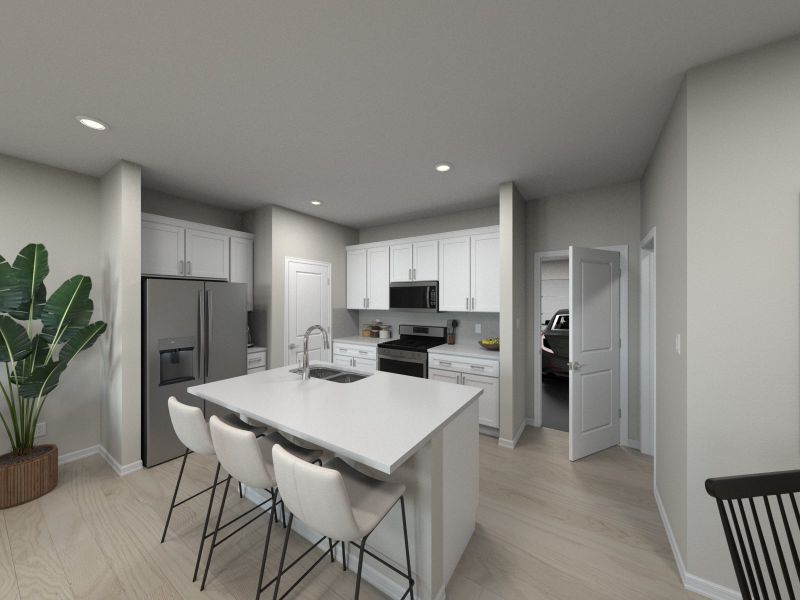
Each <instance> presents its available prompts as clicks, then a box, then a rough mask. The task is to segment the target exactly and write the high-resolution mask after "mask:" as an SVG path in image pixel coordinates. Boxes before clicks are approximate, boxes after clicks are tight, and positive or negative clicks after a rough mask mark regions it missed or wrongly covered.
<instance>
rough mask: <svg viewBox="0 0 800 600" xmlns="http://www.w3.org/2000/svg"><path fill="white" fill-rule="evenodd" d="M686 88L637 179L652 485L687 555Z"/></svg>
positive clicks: (676, 102) (676, 538)
mask: <svg viewBox="0 0 800 600" xmlns="http://www.w3.org/2000/svg"><path fill="white" fill-rule="evenodd" d="M686 117H687V114H686V88H685V86H684V87H683V88H682V89H681V91H680V93H679V94H678V96H677V98H676V99H675V103H674V105H673V107H672V112H671V114H670V117H669V120H668V121H667V123H666V125H665V127H664V129H663V131H662V132H661V137H660V139H659V141H658V144H657V145H656V148H655V151H654V153H653V155H652V157H651V159H650V163H649V165H648V167H647V170H646V172H645V175H644V178H643V180H642V219H641V223H642V225H641V237H642V238H644V237H645V236H646V235H647V233H648V232H649V231H650V230H651V229H652V228H653V227H655V228H656V279H657V284H656V357H657V359H656V360H657V363H656V371H657V374H658V376H657V378H656V386H657V388H656V397H657V401H656V445H657V449H656V458H655V462H656V464H655V468H656V482H655V486H656V490H657V491H658V494H659V496H660V497H661V501H662V504H663V506H664V511H665V513H666V515H667V518H668V519H669V522H670V526H671V528H672V531H673V533H674V535H675V540H676V542H677V544H678V547H679V548H680V551H681V554H682V555H683V557H684V558H685V557H686V357H687V352H683V353H682V354H680V355H679V354H677V353H676V352H675V350H674V339H675V334H676V333H680V334H681V335H682V336H684V339H685V335H686V159H687V155H686V125H687V120H686Z"/></svg>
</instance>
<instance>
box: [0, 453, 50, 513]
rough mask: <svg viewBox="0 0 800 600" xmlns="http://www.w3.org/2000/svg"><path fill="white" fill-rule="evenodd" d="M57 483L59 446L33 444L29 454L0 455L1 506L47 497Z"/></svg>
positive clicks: (15, 504)
mask: <svg viewBox="0 0 800 600" xmlns="http://www.w3.org/2000/svg"><path fill="white" fill-rule="evenodd" d="M57 483H58V448H57V447H56V446H53V445H52V444H46V445H43V446H34V447H33V448H32V449H31V451H30V452H29V453H28V454H24V455H22V456H17V455H15V454H10V453H9V454H3V455H2V456H0V509H3V508H10V507H12V506H17V505H18V504H23V503H24V502H29V501H31V500H35V499H36V498H38V497H39V496H44V495H45V494H46V493H47V492H49V491H50V490H52V489H53V488H54V487H56V484H57Z"/></svg>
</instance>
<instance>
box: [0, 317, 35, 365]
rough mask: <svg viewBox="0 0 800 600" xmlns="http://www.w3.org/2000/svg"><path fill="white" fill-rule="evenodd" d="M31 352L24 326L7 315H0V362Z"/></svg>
mask: <svg viewBox="0 0 800 600" xmlns="http://www.w3.org/2000/svg"><path fill="white" fill-rule="evenodd" d="M30 352H31V340H30V338H29V337H28V332H27V331H25V328H24V327H23V326H22V325H20V324H19V323H17V322H16V321H15V320H14V319H12V318H11V317H9V316H7V315H0V362H10V361H18V360H20V359H22V358H25V357H26V356H27V355H28V354H30Z"/></svg>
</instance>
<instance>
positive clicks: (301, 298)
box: [285, 258, 331, 365]
mask: <svg viewBox="0 0 800 600" xmlns="http://www.w3.org/2000/svg"><path fill="white" fill-rule="evenodd" d="M330 273H331V266H330V264H327V263H319V262H314V261H304V260H301V259H295V258H288V259H286V330H285V341H286V346H285V348H286V352H285V360H286V364H287V365H292V364H295V365H296V364H297V360H298V357H299V355H300V354H302V353H303V335H304V334H305V332H306V329H308V328H309V327H311V326H312V325H322V326H323V327H324V328H325V330H326V331H327V332H328V335H330V332H331V293H330V290H331V278H330ZM322 346H323V344H322V334H321V333H320V332H319V331H314V333H313V334H312V335H311V336H310V337H309V340H308V357H309V360H324V361H330V360H331V351H330V350H325V349H323V347H322Z"/></svg>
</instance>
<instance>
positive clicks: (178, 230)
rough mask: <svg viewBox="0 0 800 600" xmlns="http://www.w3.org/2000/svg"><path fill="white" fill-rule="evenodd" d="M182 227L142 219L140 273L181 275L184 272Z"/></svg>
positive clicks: (169, 275)
mask: <svg viewBox="0 0 800 600" xmlns="http://www.w3.org/2000/svg"><path fill="white" fill-rule="evenodd" d="M184 232H185V230H184V228H183V227H176V226H174V225H165V224H164V223H153V222H150V221H142V274H143V275H164V276H168V277H181V276H183V275H184V274H185V272H184V271H185V262H184Z"/></svg>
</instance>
